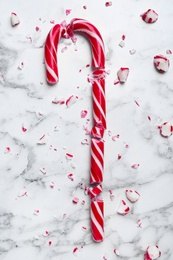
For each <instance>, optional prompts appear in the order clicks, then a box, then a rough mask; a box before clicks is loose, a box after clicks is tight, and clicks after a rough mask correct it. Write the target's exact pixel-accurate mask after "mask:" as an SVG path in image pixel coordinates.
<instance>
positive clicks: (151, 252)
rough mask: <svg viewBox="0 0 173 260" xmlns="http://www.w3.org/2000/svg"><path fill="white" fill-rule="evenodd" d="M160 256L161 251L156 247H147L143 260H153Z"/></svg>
mask: <svg viewBox="0 0 173 260" xmlns="http://www.w3.org/2000/svg"><path fill="white" fill-rule="evenodd" d="M160 256H161V251H160V250H159V247H158V246H148V247H147V250H146V253H145V259H144V260H154V259H157V258H159V257H160Z"/></svg>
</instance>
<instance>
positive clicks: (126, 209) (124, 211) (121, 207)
mask: <svg viewBox="0 0 173 260" xmlns="http://www.w3.org/2000/svg"><path fill="white" fill-rule="evenodd" d="M129 211H130V208H129V207H128V206H127V203H126V202H125V201H124V200H121V201H120V205H119V208H118V214H120V215H126V214H127V213H128V212H129Z"/></svg>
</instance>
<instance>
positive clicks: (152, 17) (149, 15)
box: [141, 9, 158, 23]
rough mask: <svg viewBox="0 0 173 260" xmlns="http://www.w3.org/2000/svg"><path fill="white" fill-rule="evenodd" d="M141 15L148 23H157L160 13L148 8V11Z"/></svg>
mask: <svg viewBox="0 0 173 260" xmlns="http://www.w3.org/2000/svg"><path fill="white" fill-rule="evenodd" d="M141 17H142V20H143V21H144V22H146V23H155V22H156V21H157V20H158V14H157V13H156V12H155V11H154V10H152V9H148V11H146V12H145V13H143V14H141Z"/></svg>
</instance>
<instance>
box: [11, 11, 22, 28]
mask: <svg viewBox="0 0 173 260" xmlns="http://www.w3.org/2000/svg"><path fill="white" fill-rule="evenodd" d="M19 23H20V20H19V18H18V16H17V14H16V13H14V12H13V13H11V25H12V26H13V27H14V26H16V25H18V24H19Z"/></svg>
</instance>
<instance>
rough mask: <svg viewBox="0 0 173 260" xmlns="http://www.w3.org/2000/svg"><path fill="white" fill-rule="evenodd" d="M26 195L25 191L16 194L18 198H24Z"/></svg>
mask: <svg viewBox="0 0 173 260" xmlns="http://www.w3.org/2000/svg"><path fill="white" fill-rule="evenodd" d="M27 195H28V193H27V191H26V190H20V191H19V193H18V197H24V196H27Z"/></svg>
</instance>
